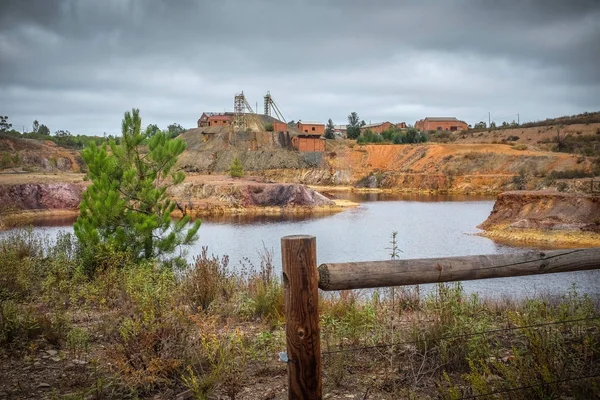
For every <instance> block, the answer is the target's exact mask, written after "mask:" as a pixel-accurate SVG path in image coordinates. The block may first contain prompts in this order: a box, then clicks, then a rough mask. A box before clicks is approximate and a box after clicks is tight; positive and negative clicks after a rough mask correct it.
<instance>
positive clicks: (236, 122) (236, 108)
mask: <svg viewBox="0 0 600 400" xmlns="http://www.w3.org/2000/svg"><path fill="white" fill-rule="evenodd" d="M250 116H252V117H254V110H252V107H251V106H250V103H248V100H246V96H244V91H242V92H241V93H240V94H236V95H235V97H234V100H233V126H234V127H235V128H238V129H246V128H247V127H248V122H250V121H248V118H249V117H250Z"/></svg>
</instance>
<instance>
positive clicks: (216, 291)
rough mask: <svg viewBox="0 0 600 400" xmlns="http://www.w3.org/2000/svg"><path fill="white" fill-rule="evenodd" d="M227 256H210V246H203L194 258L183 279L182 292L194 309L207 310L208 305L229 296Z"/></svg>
mask: <svg viewBox="0 0 600 400" xmlns="http://www.w3.org/2000/svg"><path fill="white" fill-rule="evenodd" d="M228 264H229V258H228V257H227V256H225V257H223V258H222V259H219V258H218V257H214V256H213V257H208V248H207V247H202V252H201V254H200V255H199V256H197V257H195V258H194V263H193V264H192V266H191V269H190V270H189V271H188V272H187V274H186V276H185V278H184V279H183V281H182V283H181V284H182V293H183V295H184V296H185V298H186V301H187V302H189V304H191V305H192V307H193V309H194V310H196V311H197V310H207V309H208V307H209V306H210V305H211V304H212V303H213V302H214V301H216V300H217V299H218V297H219V296H221V295H224V296H225V297H228V294H230V293H231V291H230V290H228V278H229V274H228V273H227V266H228Z"/></svg>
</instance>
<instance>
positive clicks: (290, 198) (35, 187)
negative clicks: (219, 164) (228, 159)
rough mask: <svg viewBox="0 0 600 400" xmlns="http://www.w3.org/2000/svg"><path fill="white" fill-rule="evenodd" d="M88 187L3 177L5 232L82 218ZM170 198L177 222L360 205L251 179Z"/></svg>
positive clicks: (209, 179) (220, 180) (195, 178)
mask: <svg viewBox="0 0 600 400" xmlns="http://www.w3.org/2000/svg"><path fill="white" fill-rule="evenodd" d="M40 182H45V183H40ZM88 184H89V182H85V181H83V175H81V174H66V175H54V174H48V175H45V174H33V175H29V174H0V205H1V206H0V207H1V208H0V226H2V227H4V228H8V227H11V226H15V225H19V223H20V222H24V223H29V222H30V221H31V219H32V218H40V217H43V216H56V215H63V216H64V215H71V214H72V215H77V212H78V205H79V202H80V201H81V195H82V193H83V191H84V190H85V187H86V186H87V185H88ZM169 194H170V196H171V197H172V198H173V199H174V200H175V201H176V202H177V205H178V208H177V210H176V212H175V216H180V215H186V214H189V215H192V216H205V215H225V214H270V215H274V214H286V213H303V214H304V213H306V214H310V213H323V212H338V211H341V210H342V209H343V208H345V207H349V206H355V205H356V204H354V203H350V202H343V201H334V200H330V199H328V198H327V197H325V196H323V195H321V194H320V193H318V192H316V191H315V190H313V189H311V188H308V187H307V186H305V185H302V184H297V183H283V184H280V183H274V182H267V181H265V180H264V179H263V178H260V177H252V176H249V177H246V178H242V179H233V178H230V177H228V176H224V175H220V176H217V175H210V176H206V175H194V174H190V175H188V177H187V179H186V180H185V181H184V182H183V183H182V184H180V185H177V186H174V187H171V188H170V189H169Z"/></svg>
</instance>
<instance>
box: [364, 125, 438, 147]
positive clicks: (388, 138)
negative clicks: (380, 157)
mask: <svg viewBox="0 0 600 400" xmlns="http://www.w3.org/2000/svg"><path fill="white" fill-rule="evenodd" d="M426 141H427V136H425V135H424V134H422V133H421V132H419V131H418V130H417V129H415V128H408V129H406V130H401V129H397V128H396V127H394V126H392V127H390V129H388V130H385V131H383V132H382V133H381V135H380V134H378V133H373V132H372V131H371V130H370V129H365V131H364V132H363V133H362V135H360V137H359V138H358V141H357V143H358V144H367V143H393V144H410V143H424V142H426Z"/></svg>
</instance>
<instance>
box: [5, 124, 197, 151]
mask: <svg viewBox="0 0 600 400" xmlns="http://www.w3.org/2000/svg"><path fill="white" fill-rule="evenodd" d="M147 131H148V133H149V137H152V136H154V135H156V134H157V133H158V132H162V130H161V129H160V128H159V127H158V126H157V125H156V124H150V125H148V127H147ZM166 132H167V133H168V134H169V136H170V137H171V138H176V137H177V136H179V135H181V134H182V133H183V132H185V128H183V127H182V126H181V125H179V124H178V123H173V124H171V125H168V126H167V129H166ZM0 134H5V135H10V136H12V137H20V138H26V139H37V140H50V141H52V142H54V143H56V145H57V146H61V147H65V148H69V149H76V150H78V149H83V148H85V147H86V146H87V145H88V144H90V143H92V142H93V143H95V144H97V145H99V144H101V143H103V142H106V141H109V140H111V139H114V140H115V141H116V142H117V143H119V142H120V138H119V137H118V136H114V135H107V134H106V133H105V134H104V135H103V136H88V135H73V134H71V132H69V131H68V130H63V129H59V130H57V131H55V132H54V135H51V134H50V128H48V126H46V125H44V124H41V123H40V122H39V121H38V120H37V119H36V120H34V121H33V123H32V125H31V131H30V132H19V131H18V130H16V129H13V126H12V124H11V123H10V122H9V121H8V116H0Z"/></svg>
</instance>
